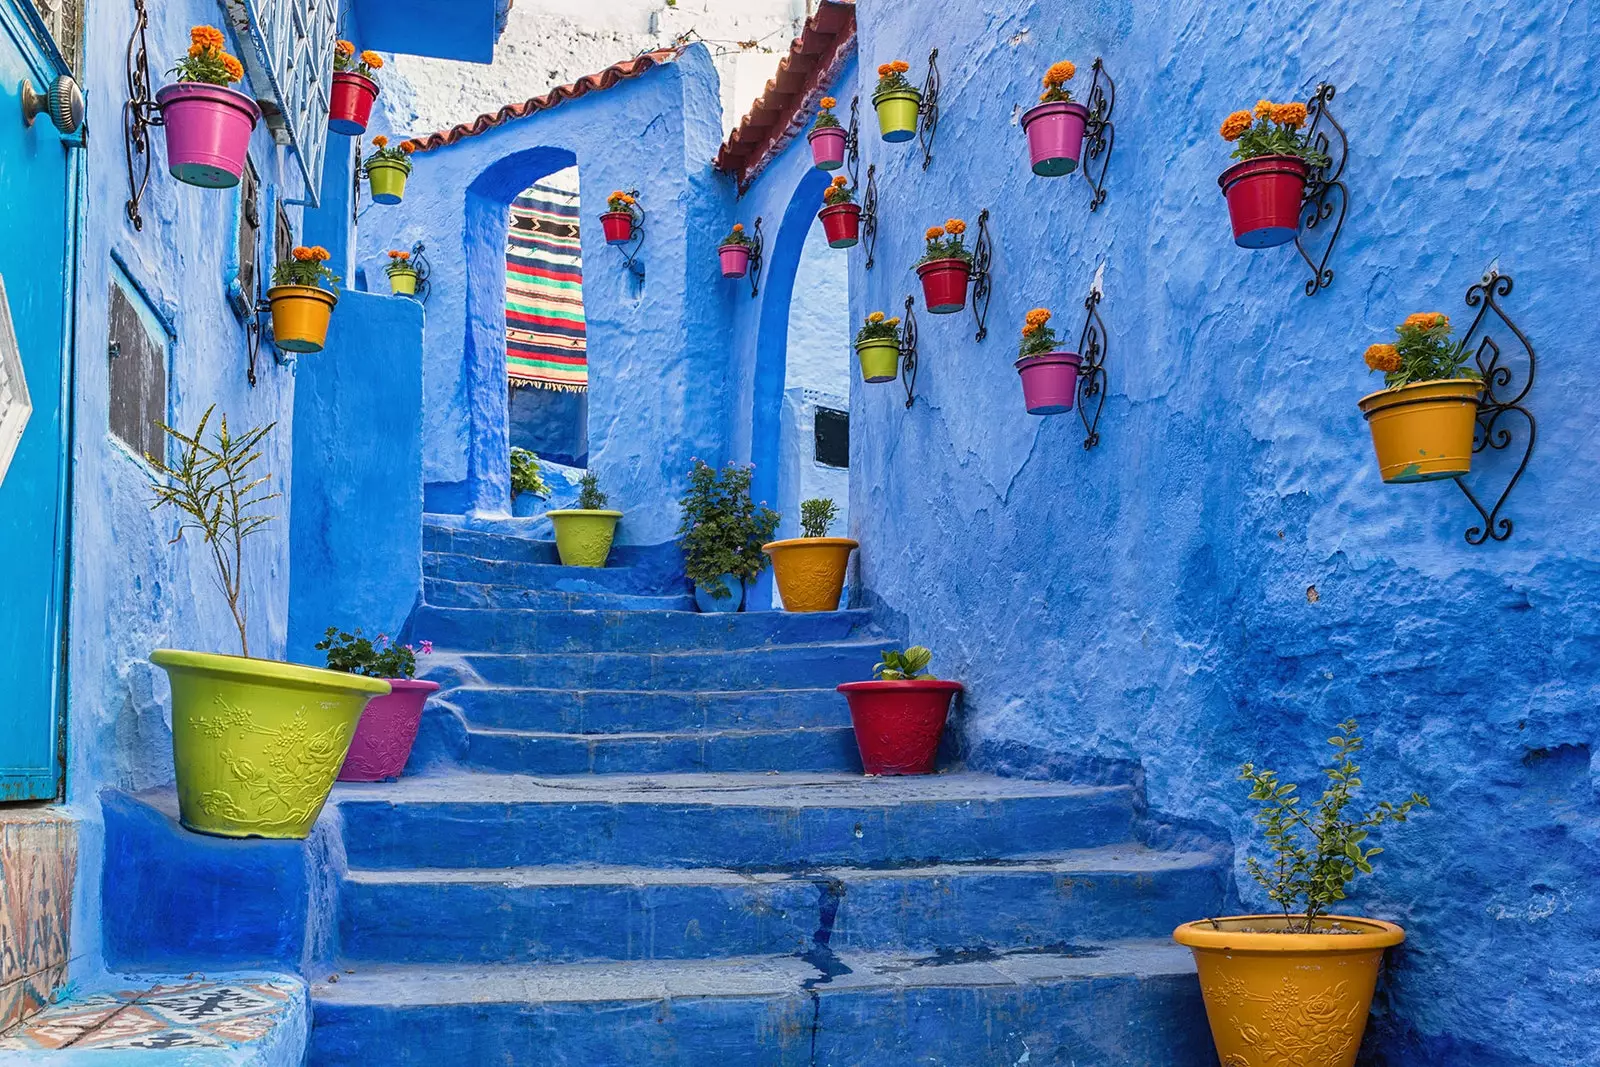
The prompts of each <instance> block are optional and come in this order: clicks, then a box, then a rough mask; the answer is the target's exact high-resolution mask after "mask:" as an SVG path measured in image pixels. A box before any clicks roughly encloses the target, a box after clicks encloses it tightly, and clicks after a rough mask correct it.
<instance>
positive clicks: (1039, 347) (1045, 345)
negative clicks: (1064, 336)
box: [1017, 308, 1061, 359]
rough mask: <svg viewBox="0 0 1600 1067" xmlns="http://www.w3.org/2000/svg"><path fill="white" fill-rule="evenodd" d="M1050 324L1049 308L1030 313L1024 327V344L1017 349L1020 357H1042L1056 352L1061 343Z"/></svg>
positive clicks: (1035, 309) (1034, 310)
mask: <svg viewBox="0 0 1600 1067" xmlns="http://www.w3.org/2000/svg"><path fill="white" fill-rule="evenodd" d="M1049 324H1050V309H1049V308H1034V309H1033V310H1032V311H1030V312H1028V317H1027V319H1026V320H1025V321H1024V322H1023V325H1022V343H1021V345H1020V346H1018V348H1017V355H1018V356H1019V357H1021V358H1024V359H1026V358H1027V357H1029V356H1042V355H1045V354H1046V353H1048V352H1054V351H1055V350H1056V346H1058V345H1059V344H1060V343H1061V341H1060V339H1059V338H1058V337H1056V332H1055V330H1053V329H1051V328H1050V325H1049Z"/></svg>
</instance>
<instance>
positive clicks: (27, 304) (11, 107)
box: [0, 0, 115, 800]
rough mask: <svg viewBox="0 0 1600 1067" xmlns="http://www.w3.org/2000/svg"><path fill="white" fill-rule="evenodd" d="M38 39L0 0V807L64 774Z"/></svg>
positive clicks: (51, 147)
mask: <svg viewBox="0 0 1600 1067" xmlns="http://www.w3.org/2000/svg"><path fill="white" fill-rule="evenodd" d="M43 33H44V29H43V25H42V24H41V23H40V22H39V21H38V19H37V17H36V16H35V15H34V14H33V13H32V11H31V10H30V9H29V8H28V5H27V4H26V3H25V2H24V0H0V286H3V292H4V304H3V306H0V679H3V680H4V682H5V683H6V699H5V700H4V701H0V800H28V799H40V798H50V797H54V796H55V795H56V790H57V786H58V782H59V778H60V773H61V771H60V767H61V763H60V759H59V753H58V751H57V749H58V740H57V724H58V723H59V722H60V715H61V711H60V709H61V704H62V693H63V684H64V679H63V674H62V666H63V663H62V659H63V657H62V648H63V643H62V618H63V614H64V607H65V600H66V567H65V559H66V541H67V480H66V479H67V464H66V457H67V434H68V420H67V417H66V414H67V410H68V409H67V408H66V407H65V405H66V404H67V403H68V402H69V401H68V399H67V395H66V394H67V387H68V375H67V373H66V372H67V369H68V367H69V366H70V363H69V359H68V344H69V343H70V334H71V331H70V328H69V327H70V309H71V306H72V305H71V289H72V269H71V267H72V257H71V248H72V224H73V221H74V219H75V209H74V205H73V198H74V195H75V191H76V183H75V181H74V176H73V172H74V168H75V167H76V160H75V158H74V155H75V152H74V150H72V149H69V147H68V146H67V145H66V144H65V143H64V142H63V140H62V135H61V134H60V132H58V131H57V130H56V128H55V127H54V126H52V125H51V123H50V119H49V116H48V115H44V116H39V117H38V118H37V119H36V120H35V121H34V122H33V123H32V125H26V124H25V123H24V121H23V107H22V89H21V86H22V83H23V81H24V80H27V81H28V82H30V83H31V84H32V86H33V88H34V89H35V90H43V89H45V88H47V87H48V86H49V85H50V83H51V82H52V81H53V80H54V79H55V77H56V76H57V75H58V74H60V73H62V71H61V70H60V67H59V61H58V59H57V58H56V55H55V52H54V49H53V48H49V47H46V46H45V45H44V43H43V41H42V35H43ZM112 132H113V133H115V131H114V130H113V131H112Z"/></svg>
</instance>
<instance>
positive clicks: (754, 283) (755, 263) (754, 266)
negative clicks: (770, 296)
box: [746, 215, 767, 300]
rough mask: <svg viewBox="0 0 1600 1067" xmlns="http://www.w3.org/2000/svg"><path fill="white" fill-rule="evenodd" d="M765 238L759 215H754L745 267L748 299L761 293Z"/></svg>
mask: <svg viewBox="0 0 1600 1067" xmlns="http://www.w3.org/2000/svg"><path fill="white" fill-rule="evenodd" d="M766 249H767V242H766V238H764V237H762V236H761V216H759V215H757V216H756V225H755V229H754V232H753V233H752V234H751V237H750V265H749V267H748V268H747V269H746V273H748V275H749V277H750V299H752V300H754V299H755V298H756V297H758V296H760V295H761V268H762V266H763V265H764V264H765V263H766V261H767V258H766Z"/></svg>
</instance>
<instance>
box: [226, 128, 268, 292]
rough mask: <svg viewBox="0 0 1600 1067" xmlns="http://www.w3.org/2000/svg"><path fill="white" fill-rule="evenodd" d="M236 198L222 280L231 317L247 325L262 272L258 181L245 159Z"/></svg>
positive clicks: (253, 165)
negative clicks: (236, 208) (232, 233)
mask: <svg viewBox="0 0 1600 1067" xmlns="http://www.w3.org/2000/svg"><path fill="white" fill-rule="evenodd" d="M238 197H239V213H238V214H237V215H236V216H235V217H234V231H235V232H234V242H233V253H232V255H231V256H229V263H228V266H227V267H226V269H225V270H224V278H225V280H226V282H227V286H228V303H230V304H232V305H233V313H234V314H235V315H237V316H239V319H240V320H241V321H246V322H247V321H249V319H250V316H251V315H254V314H255V304H256V295H257V283H256V277H257V275H258V274H260V272H261V265H260V262H259V260H260V255H261V252H260V248H261V180H260V179H259V178H257V177H256V168H255V164H254V163H252V162H250V160H249V159H248V158H247V159H246V160H245V161H244V175H243V177H241V178H240V180H239V191H238Z"/></svg>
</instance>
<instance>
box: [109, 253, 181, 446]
mask: <svg viewBox="0 0 1600 1067" xmlns="http://www.w3.org/2000/svg"><path fill="white" fill-rule="evenodd" d="M135 301H138V304H136V303H135ZM143 302H144V298H143V297H142V296H140V295H139V294H138V293H137V292H135V293H132V294H130V293H129V291H128V289H127V288H126V287H124V285H123V284H122V282H121V281H120V280H118V279H117V278H115V277H113V278H112V280H111V316H110V329H109V330H108V334H109V336H108V343H107V346H106V348H107V355H108V356H109V357H110V360H111V433H112V434H113V435H114V436H115V437H116V438H117V439H118V440H119V441H121V442H122V443H123V444H124V445H126V446H128V449H129V451H131V452H132V453H133V454H134V455H136V456H161V455H163V454H164V453H163V451H162V449H163V447H164V443H163V441H162V437H163V436H164V435H163V434H162V431H161V427H160V426H159V425H158V423H162V422H166V421H167V344H166V341H167V338H166V336H165V334H164V331H162V333H161V335H160V336H158V334H157V331H158V330H161V327H159V326H157V325H155V324H154V323H152V322H151V321H150V320H151V319H152V318H154V316H153V314H152V313H150V312H149V310H148V308H146V309H145V310H144V311H142V312H141V309H140V307H139V304H143Z"/></svg>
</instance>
